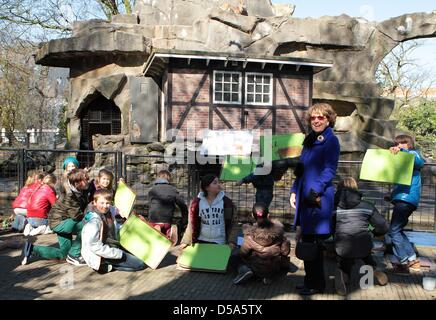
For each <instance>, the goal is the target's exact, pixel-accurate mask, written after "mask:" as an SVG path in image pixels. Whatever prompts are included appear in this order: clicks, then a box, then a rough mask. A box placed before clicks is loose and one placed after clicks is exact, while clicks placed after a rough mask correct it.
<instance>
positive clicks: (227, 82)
mask: <svg viewBox="0 0 436 320" xmlns="http://www.w3.org/2000/svg"><path fill="white" fill-rule="evenodd" d="M213 102H214V103H225V104H240V103H241V73H240V72H228V71H225V72H224V71H214V72H213Z"/></svg>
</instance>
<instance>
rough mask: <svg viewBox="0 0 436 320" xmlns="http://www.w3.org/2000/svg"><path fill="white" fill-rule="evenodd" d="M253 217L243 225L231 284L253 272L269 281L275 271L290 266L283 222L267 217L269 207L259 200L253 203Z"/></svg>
mask: <svg viewBox="0 0 436 320" xmlns="http://www.w3.org/2000/svg"><path fill="white" fill-rule="evenodd" d="M253 218H254V219H255V220H256V223H255V224H254V225H252V226H249V225H248V226H244V227H243V232H244V242H243V243H242V246H241V249H240V251H239V258H240V259H241V262H242V265H241V266H240V267H239V268H238V272H239V274H238V276H237V277H236V278H235V279H234V280H233V283H234V284H240V283H242V282H245V281H246V280H248V279H249V278H251V277H253V276H257V277H259V278H262V281H263V283H264V284H269V283H270V278H271V277H272V276H273V275H274V274H275V273H277V272H279V271H280V269H288V268H289V257H288V255H289V252H290V242H289V240H288V239H286V237H285V232H284V227H283V224H281V223H280V222H279V221H273V220H270V219H269V212H268V208H267V206H266V204H265V203H262V202H258V203H256V204H255V205H254V207H253Z"/></svg>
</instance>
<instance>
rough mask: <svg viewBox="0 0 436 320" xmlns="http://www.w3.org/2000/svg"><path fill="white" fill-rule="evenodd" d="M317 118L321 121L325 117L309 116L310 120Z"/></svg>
mask: <svg viewBox="0 0 436 320" xmlns="http://www.w3.org/2000/svg"><path fill="white" fill-rule="evenodd" d="M317 119H318V120H319V121H322V120H324V119H325V116H311V117H310V120H311V121H315V120H317Z"/></svg>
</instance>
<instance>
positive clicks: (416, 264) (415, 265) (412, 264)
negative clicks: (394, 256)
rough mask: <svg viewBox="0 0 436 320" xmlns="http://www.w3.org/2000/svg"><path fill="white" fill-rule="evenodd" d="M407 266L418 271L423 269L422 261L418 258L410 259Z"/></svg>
mask: <svg viewBox="0 0 436 320" xmlns="http://www.w3.org/2000/svg"><path fill="white" fill-rule="evenodd" d="M407 266H408V267H409V270H412V271H418V272H419V271H421V263H420V262H419V260H418V259H416V260H412V261H409V262H408V263H407Z"/></svg>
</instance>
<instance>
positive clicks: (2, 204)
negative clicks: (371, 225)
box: [0, 149, 436, 231]
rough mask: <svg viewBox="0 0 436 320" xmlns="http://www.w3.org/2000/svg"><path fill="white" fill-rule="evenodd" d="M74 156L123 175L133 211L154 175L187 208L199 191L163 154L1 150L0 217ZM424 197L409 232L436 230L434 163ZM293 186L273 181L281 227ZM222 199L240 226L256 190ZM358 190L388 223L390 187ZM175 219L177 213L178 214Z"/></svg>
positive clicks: (362, 184)
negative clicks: (166, 174) (36, 177)
mask: <svg viewBox="0 0 436 320" xmlns="http://www.w3.org/2000/svg"><path fill="white" fill-rule="evenodd" d="M67 156H75V157H77V158H78V159H79V161H80V163H81V167H88V168H89V169H90V176H91V178H94V177H96V175H97V173H98V171H99V170H100V169H101V168H107V169H109V170H111V171H113V172H114V174H115V177H116V180H118V178H119V177H121V176H123V177H124V178H125V180H126V182H127V183H128V184H129V185H130V187H131V188H132V189H133V190H134V191H135V193H136V194H137V200H136V202H135V210H136V211H137V212H138V213H141V214H145V215H147V213H148V198H147V196H148V191H149V190H150V188H151V186H152V184H153V182H154V180H155V179H156V174H157V172H158V171H159V170H161V169H167V170H169V171H170V172H171V174H172V181H171V182H172V183H173V185H175V186H176V187H177V189H178V190H179V192H180V194H181V195H182V196H183V198H184V199H185V201H186V202H187V203H189V202H190V201H191V200H192V199H193V198H194V197H195V196H196V195H197V194H198V192H199V185H200V176H201V174H202V173H203V172H202V171H201V169H200V168H199V167H197V166H195V165H188V164H183V163H182V164H179V163H173V161H170V163H167V162H166V161H165V159H164V157H163V156H162V155H128V154H124V155H123V154H122V153H121V152H104V151H83V150H51V149H47V150H30V149H0V214H3V215H6V214H11V213H12V208H11V203H12V201H13V199H14V198H15V197H16V196H17V195H18V190H19V189H20V188H21V186H22V185H23V184H24V181H25V178H26V177H27V174H28V173H29V172H30V171H31V170H46V171H47V170H50V169H53V168H54V174H56V175H57V176H59V175H61V173H62V163H63V160H64V159H65V157H67ZM360 166H361V161H340V162H339V166H338V171H337V175H336V177H335V179H334V182H335V183H337V182H339V180H340V179H341V178H343V177H346V176H352V177H354V178H355V179H356V180H357V181H359V180H358V178H359V177H358V175H359V172H360ZM421 177H422V193H421V202H420V204H419V207H418V209H417V210H416V211H415V213H414V214H413V215H412V216H411V218H410V221H409V225H408V228H411V229H413V230H423V231H436V223H435V217H436V164H426V165H425V166H424V168H423V169H422V171H421ZM293 181H294V177H293V175H292V172H291V170H288V172H287V173H286V174H285V175H284V176H283V178H282V180H281V181H279V182H276V184H275V187H274V199H273V201H272V203H271V206H270V211H271V215H272V216H273V217H274V218H277V219H279V220H281V221H283V222H284V223H285V224H293V219H294V215H295V212H294V210H293V209H292V208H291V206H290V204H289V190H290V188H291V186H292V183H293ZM223 187H224V189H225V192H226V194H227V195H228V196H229V197H230V198H231V199H232V200H233V202H234V203H235V204H236V205H237V207H238V214H239V218H240V220H241V221H244V220H249V216H250V211H251V207H252V205H253V203H254V199H255V197H254V195H255V189H254V188H253V187H252V185H251V184H249V185H242V186H236V182H229V181H225V182H223ZM359 188H360V190H361V191H362V192H363V194H364V197H365V199H366V200H368V201H371V202H373V203H374V204H375V205H376V207H377V208H378V210H379V211H380V212H381V213H382V214H383V215H384V216H385V217H386V218H387V219H390V217H391V215H392V205H391V204H390V203H388V202H385V201H384V200H383V197H384V196H385V195H387V194H389V193H390V192H391V190H392V185H390V184H386V183H379V182H371V181H363V180H362V181H359ZM176 215H177V214H176Z"/></svg>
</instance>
